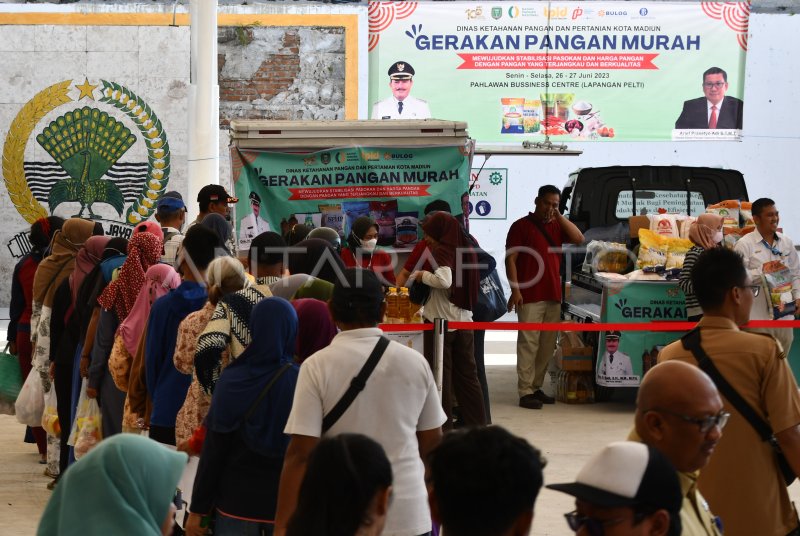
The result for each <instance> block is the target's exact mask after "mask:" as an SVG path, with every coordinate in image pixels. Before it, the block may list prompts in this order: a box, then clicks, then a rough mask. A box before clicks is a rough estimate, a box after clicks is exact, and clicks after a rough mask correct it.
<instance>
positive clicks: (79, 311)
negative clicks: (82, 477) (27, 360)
mask: <svg viewBox="0 0 800 536" xmlns="http://www.w3.org/2000/svg"><path fill="white" fill-rule="evenodd" d="M103 238H105V237H100V236H98V237H94V236H93V237H92V238H90V239H89V240H87V244H86V247H84V248H83V249H82V250H81V251H79V252H78V257H77V258H76V260H75V264H76V268H75V272H73V277H72V278H71V281H70V285H71V286H73V288H77V289H78V290H77V295H76V298H75V301H74V303H73V315H74V316H75V318H76V321H77V325H78V327H77V334H78V345H77V347H76V348H75V358H74V363H73V368H72V397H71V400H70V419H69V426H63V425H62V428H64V429H65V430H70V429H71V428H72V423H73V422H74V420H75V414H76V413H77V410H78V398H79V396H80V391H81V380H82V378H85V377H87V376H88V370H89V357H90V353H91V348H92V345H93V344H94V328H95V327H97V317H99V315H100V312H99V307H98V305H97V297H98V296H99V295H100V293H102V292H103V290H104V289H105V287H106V281H105V278H104V277H103V271H102V268H101V266H102V265H103V263H104V262H106V261H108V260H109V259H117V258H120V257H121V258H123V259H124V258H125V254H126V253H127V251H128V240H127V239H125V238H122V237H114V238H111V239H110V240H107V241H106V242H105V246H104V247H103V250H102V251H101V252H100V256H99V258H96V257H95V255H94V254H95V253H96V250H95V249H94V244H95V243H102V242H103V240H102V239H103ZM98 240H99V241H98ZM96 241H98V242H96ZM90 242H91V243H92V246H91V247H90V245H89V243H90ZM87 249H89V251H86V250H87ZM90 252H91V253H90ZM110 262H116V261H115V260H112V261H110ZM92 264H93V266H92ZM121 264H122V263H121V262H120V265H121ZM95 309H98V313H97V316H94V315H93V313H94V311H95ZM92 319H94V324H93V326H94V327H93V328H92V329H91V334H89V331H90V329H89V328H90V325H92ZM87 341H88V348H87ZM85 348H86V349H85ZM74 462H75V457H74V455H73V449H72V447H70V457H69V463H74Z"/></svg>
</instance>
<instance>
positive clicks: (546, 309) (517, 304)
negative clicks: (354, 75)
mask: <svg viewBox="0 0 800 536" xmlns="http://www.w3.org/2000/svg"><path fill="white" fill-rule="evenodd" d="M559 201H561V191H560V190H559V189H558V188H556V187H555V186H552V185H546V186H542V187H541V188H539V193H538V195H537V196H536V199H535V200H534V203H535V205H536V209H535V210H534V212H530V213H528V215H527V216H525V217H524V218H520V219H519V220H517V221H515V222H514V223H513V224H512V225H511V228H510V229H509V230H508V236H507V237H506V275H507V276H508V282H509V284H510V285H511V297H510V298H509V299H508V310H509V311H511V310H512V309H514V310H516V311H517V316H518V317H519V321H520V322H558V321H559V319H560V313H561V254H560V253H561V252H560V248H561V246H562V244H564V243H569V244H581V243H583V234H581V232H580V230H578V228H577V227H576V226H575V224H573V223H572V222H571V221H569V220H568V219H567V218H565V217H564V216H563V215H562V214H561V213H560V212H559V210H558V204H559ZM555 347H556V332H555V331H541V332H540V331H519V332H518V333H517V377H518V381H517V389H518V391H519V405H520V406H521V407H523V408H528V409H541V408H542V404H553V403H555V399H554V398H553V397H550V396H547V395H546V394H544V393H543V392H542V384H543V383H544V376H545V372H546V371H547V364H548V363H549V362H550V358H551V357H552V356H553V351H554V350H555Z"/></svg>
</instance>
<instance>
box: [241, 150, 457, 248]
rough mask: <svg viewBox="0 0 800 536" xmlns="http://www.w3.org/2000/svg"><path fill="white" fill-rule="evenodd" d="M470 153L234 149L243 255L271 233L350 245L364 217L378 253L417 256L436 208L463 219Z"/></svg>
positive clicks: (455, 151) (444, 151)
mask: <svg viewBox="0 0 800 536" xmlns="http://www.w3.org/2000/svg"><path fill="white" fill-rule="evenodd" d="M470 152H471V146H470V145H467V146H464V145H461V146H444V147H413V148H411V147H392V148H387V147H339V148H333V149H328V150H324V151H318V152H314V153H280V152H268V151H261V150H252V149H237V148H235V147H234V148H232V149H231V156H232V158H231V161H232V171H233V180H234V188H235V191H236V196H237V197H238V198H239V202H238V203H237V204H236V218H235V219H236V232H237V238H238V242H239V249H240V251H241V250H245V249H248V248H249V247H250V241H251V240H252V238H253V236H255V235H256V234H258V233H259V232H260V231H263V230H265V229H266V227H267V225H268V226H269V228H270V229H272V230H274V231H277V232H281V230H283V229H285V228H286V226H287V224H289V225H291V224H294V223H301V224H305V225H308V226H309V227H330V228H332V229H335V230H336V231H337V232H339V234H340V236H341V237H342V238H346V237H347V236H348V234H349V232H350V226H351V225H352V223H353V221H354V220H355V219H356V218H358V217H359V216H370V217H371V218H373V219H374V220H375V221H376V223H377V224H378V227H379V236H378V245H379V246H382V247H388V248H396V249H408V248H412V247H413V246H414V245H415V244H416V243H417V241H418V240H419V238H420V236H419V226H418V223H419V220H420V219H421V218H422V217H423V215H424V208H425V206H426V205H427V204H428V203H430V202H431V201H434V200H439V199H441V200H444V201H446V202H447V203H449V205H450V207H451V212H452V214H453V215H455V216H460V215H461V197H462V195H463V194H464V193H466V192H467V190H468V189H469V176H470V175H469V173H470Z"/></svg>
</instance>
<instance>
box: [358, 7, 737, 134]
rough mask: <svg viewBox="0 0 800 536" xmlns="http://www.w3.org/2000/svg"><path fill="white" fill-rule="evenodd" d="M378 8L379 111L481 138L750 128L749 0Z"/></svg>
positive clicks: (373, 40)
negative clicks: (745, 124) (450, 124)
mask: <svg viewBox="0 0 800 536" xmlns="http://www.w3.org/2000/svg"><path fill="white" fill-rule="evenodd" d="M369 15H370V17H369V20H370V39H369V44H370V49H369V50H370V52H369V72H370V75H369V76H370V80H369V99H370V104H371V105H372V106H371V108H372V110H373V114H372V115H376V114H377V115H378V117H371V118H372V119H382V118H391V119H403V118H405V117H406V116H409V117H411V116H413V118H421V117H425V116H427V114H428V113H430V117H435V118H437V119H447V120H459V121H467V122H468V123H469V132H470V135H471V136H472V137H473V138H475V139H476V140H478V141H479V142H508V141H518V140H522V139H530V140H534V141H536V140H539V139H543V138H544V137H545V135H548V136H550V138H551V139H553V140H554V141H556V140H557V141H571V140H575V141H591V142H606V141H638V140H643V141H657V140H673V139H675V140H683V139H686V140H690V139H692V140H698V139H702V140H737V139H739V138H740V135H741V129H742V124H741V121H742V110H743V103H742V100H741V99H742V95H743V89H744V79H745V58H746V50H747V30H748V23H749V15H750V4H749V2H682V3H675V4H669V3H662V2H650V3H647V2H566V1H565V2H517V3H510V2H503V3H498V5H494V6H493V5H492V4H491V3H489V4H485V3H478V2H370V7H369ZM390 69H391V70H392V72H393V73H398V72H399V73H403V74H404V75H408V73H413V78H412V80H411V81H410V82H409V81H407V80H395V81H393V82H390V79H389V75H388V73H389V70H390ZM409 84H410V86H409ZM420 100H421V101H425V102H420ZM399 101H404V103H405V105H404V107H403V106H400V107H398V104H399ZM712 106H713V108H712ZM404 111H405V115H404Z"/></svg>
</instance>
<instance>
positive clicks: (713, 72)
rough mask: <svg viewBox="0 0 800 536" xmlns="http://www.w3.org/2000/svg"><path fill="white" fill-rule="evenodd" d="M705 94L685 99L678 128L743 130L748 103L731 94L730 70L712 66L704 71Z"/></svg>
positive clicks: (676, 126)
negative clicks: (729, 92)
mask: <svg viewBox="0 0 800 536" xmlns="http://www.w3.org/2000/svg"><path fill="white" fill-rule="evenodd" d="M702 87H703V96H702V97H698V98H696V99H691V100H687V101H684V103H683V110H682V111H681V115H680V117H678V120H677V121H675V128H676V129H695V128H720V129H739V130H741V129H742V110H743V108H744V103H743V102H742V101H741V100H740V99H737V98H736V97H728V96H726V95H725V92H727V91H728V73H726V72H725V71H724V70H722V69H720V68H719V67H711V68H710V69H708V70H707V71H706V72H704V73H703V86H702Z"/></svg>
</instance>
